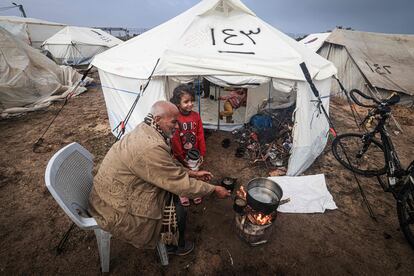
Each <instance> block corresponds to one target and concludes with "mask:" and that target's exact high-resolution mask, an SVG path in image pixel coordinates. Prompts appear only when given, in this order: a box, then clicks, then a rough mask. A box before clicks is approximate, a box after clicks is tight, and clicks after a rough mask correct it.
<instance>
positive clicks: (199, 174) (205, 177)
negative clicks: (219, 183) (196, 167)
mask: <svg viewBox="0 0 414 276" xmlns="http://www.w3.org/2000/svg"><path fill="white" fill-rule="evenodd" d="M188 175H189V176H190V177H194V178H196V179H198V180H202V181H206V182H207V181H210V180H211V179H212V178H213V174H212V173H211V172H208V171H188Z"/></svg>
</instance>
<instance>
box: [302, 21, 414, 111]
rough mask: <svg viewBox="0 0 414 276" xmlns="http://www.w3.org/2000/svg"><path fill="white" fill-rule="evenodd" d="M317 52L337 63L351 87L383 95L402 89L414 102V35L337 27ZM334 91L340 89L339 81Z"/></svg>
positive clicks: (403, 99) (404, 99) (408, 100)
mask: <svg viewBox="0 0 414 276" xmlns="http://www.w3.org/2000/svg"><path fill="white" fill-rule="evenodd" d="M309 37H312V35H310V36H309ZM307 39H308V37H306V38H305V39H304V41H306V40H307ZM310 39H311V38H310ZM305 45H306V44H305ZM317 53H319V54H320V55H321V56H322V57H325V58H326V59H328V60H330V61H331V62H333V63H334V64H335V66H336V67H337V68H338V78H339V79H340V80H341V82H342V83H343V85H344V87H345V88H346V89H347V90H351V89H353V88H356V89H359V90H361V91H362V92H364V93H366V94H368V95H369V94H371V95H373V96H376V97H380V98H386V97H388V96H390V93H392V92H398V93H399V94H400V96H401V103H413V101H414V97H413V95H414V79H413V77H412V75H413V73H414V70H413V68H414V35H402V34H383V33H370V32H360V31H350V30H342V29H335V30H334V31H333V32H332V33H331V34H330V35H329V36H328V37H327V38H326V39H325V42H324V43H323V45H322V47H320V48H319V49H318V50H317ZM332 92H333V93H339V92H340V88H339V86H338V84H337V83H336V81H334V82H333V83H332Z"/></svg>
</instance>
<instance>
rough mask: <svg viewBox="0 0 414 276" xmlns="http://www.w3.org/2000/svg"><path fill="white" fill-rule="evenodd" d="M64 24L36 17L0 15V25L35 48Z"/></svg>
mask: <svg viewBox="0 0 414 276" xmlns="http://www.w3.org/2000/svg"><path fill="white" fill-rule="evenodd" d="M65 26H66V25H65V24H61V23H55V22H49V21H45V20H41V19H36V18H25V17H18V16H0V27H3V28H4V29H6V30H7V31H9V32H10V33H11V34H13V35H14V36H16V37H18V38H20V39H21V40H23V41H24V42H26V43H27V44H29V45H31V46H32V47H34V48H37V49H40V45H42V43H43V41H45V40H46V39H47V38H49V37H51V36H52V35H54V34H55V33H57V32H58V31H60V30H61V29H63V28H64V27H65Z"/></svg>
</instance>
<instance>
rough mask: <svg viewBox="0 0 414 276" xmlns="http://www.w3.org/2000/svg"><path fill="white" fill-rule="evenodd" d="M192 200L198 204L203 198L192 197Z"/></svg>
mask: <svg viewBox="0 0 414 276" xmlns="http://www.w3.org/2000/svg"><path fill="white" fill-rule="evenodd" d="M193 201H194V204H200V203H201V202H202V201H203V199H202V198H201V197H196V198H194V199H193Z"/></svg>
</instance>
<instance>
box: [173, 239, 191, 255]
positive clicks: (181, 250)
mask: <svg viewBox="0 0 414 276" xmlns="http://www.w3.org/2000/svg"><path fill="white" fill-rule="evenodd" d="M193 250H194V243H193V242H191V241H185V245H184V246H183V247H174V248H171V249H170V248H168V254H173V255H178V256H185V255H187V254H190V253H191V252H192V251H193Z"/></svg>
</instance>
